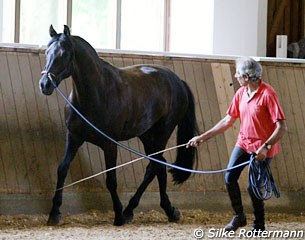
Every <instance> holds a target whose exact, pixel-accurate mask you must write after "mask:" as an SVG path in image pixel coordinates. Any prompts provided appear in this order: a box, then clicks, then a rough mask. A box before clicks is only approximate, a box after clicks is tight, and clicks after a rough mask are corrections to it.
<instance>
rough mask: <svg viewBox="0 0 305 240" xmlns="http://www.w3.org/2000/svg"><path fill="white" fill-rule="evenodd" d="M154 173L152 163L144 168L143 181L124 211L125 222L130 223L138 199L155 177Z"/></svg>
mask: <svg viewBox="0 0 305 240" xmlns="http://www.w3.org/2000/svg"><path fill="white" fill-rule="evenodd" d="M155 175H156V174H155V171H154V169H153V167H152V163H151V162H150V163H149V164H148V166H147V167H146V172H145V176H144V179H143V181H142V183H141V185H140V187H139V188H138V189H137V191H136V193H135V194H134V196H133V197H132V198H131V199H130V200H129V203H128V206H127V207H126V208H125V210H124V216H125V219H126V221H127V222H131V221H132V219H133V210H134V209H135V208H136V207H137V206H138V205H139V202H140V199H141V197H142V195H143V193H144V192H145V190H146V188H147V186H148V185H149V184H150V183H151V181H152V180H153V179H154V177H155Z"/></svg>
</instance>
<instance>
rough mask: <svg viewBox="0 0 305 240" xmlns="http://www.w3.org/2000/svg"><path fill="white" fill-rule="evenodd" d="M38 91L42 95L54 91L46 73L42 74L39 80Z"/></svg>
mask: <svg viewBox="0 0 305 240" xmlns="http://www.w3.org/2000/svg"><path fill="white" fill-rule="evenodd" d="M39 88H40V91H41V92H42V93H43V94H44V95H51V94H52V93H53V91H54V86H53V84H52V82H51V79H49V77H48V76H47V75H43V76H42V77H41V78H40V80H39Z"/></svg>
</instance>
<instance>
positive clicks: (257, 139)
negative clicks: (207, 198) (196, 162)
mask: <svg viewBox="0 0 305 240" xmlns="http://www.w3.org/2000/svg"><path fill="white" fill-rule="evenodd" d="M235 78H236V79H237V81H238V82H239V84H240V86H241V87H240V88H239V89H238V90H237V92H236V93H235V95H234V98H233V100H232V102H231V104H230V106H229V109H228V111H227V115H226V116H225V117H224V118H223V119H222V120H220V121H219V122H218V123H217V124H216V125H215V126H214V127H213V128H211V129H210V130H208V131H206V132H204V133H202V134H201V135H199V136H195V137H193V138H192V139H191V140H189V142H188V145H187V147H189V146H191V147H198V146H199V145H200V144H201V143H203V142H205V141H207V140H208V139H209V138H211V137H214V136H216V135H217V134H220V133H223V132H224V131H226V130H227V129H228V128H229V127H231V126H232V125H233V124H234V122H235V120H236V119H237V118H239V119H240V132H239V135H238V139H237V142H236V146H235V148H234V149H233V151H232V153H231V157H230V161H229V164H228V167H233V166H236V165H238V164H241V163H243V162H246V161H248V160H249V159H250V153H251V152H254V153H256V159H257V160H260V161H266V162H267V163H268V164H269V163H270V161H271V159H272V158H273V157H274V156H275V155H276V154H277V153H278V152H279V143H278V141H279V139H280V138H281V137H282V136H283V135H284V133H285V132H286V131H287V125H286V120H285V116H284V113H283V110H282V107H281V106H280V103H279V100H278V97H277V94H276V92H275V90H274V89H273V88H272V87H271V86H270V85H269V84H267V83H265V82H264V81H263V80H262V67H261V65H260V64H259V63H258V62H256V61H255V60H254V59H252V58H249V57H243V58H239V59H237V60H236V73H235ZM243 169H244V166H242V167H239V168H235V169H233V170H229V171H227V172H226V175H225V182H226V188H227V191H228V194H229V197H230V200H231V205H232V208H233V210H234V211H235V215H234V217H233V218H232V220H231V222H230V223H229V224H228V225H227V226H226V227H225V230H227V231H231V230H233V231H236V230H237V229H238V228H239V227H243V226H245V225H246V224H247V220H246V216H245V214H244V211H243V205H242V200H241V194H240V189H239V185H238V179H239V177H240V174H241V172H242V170H243ZM248 192H249V195H250V197H251V201H252V206H253V209H254V211H253V213H254V217H255V219H254V223H253V229H255V230H262V231H263V230H265V215H264V202H263V201H261V200H259V199H257V198H256V197H255V195H254V193H253V191H252V188H250V187H249V186H248Z"/></svg>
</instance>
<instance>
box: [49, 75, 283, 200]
mask: <svg viewBox="0 0 305 240" xmlns="http://www.w3.org/2000/svg"><path fill="white" fill-rule="evenodd" d="M43 73H44V74H45V73H46V72H43ZM47 74H48V77H49V79H50V80H51V83H52V85H53V86H54V88H55V89H56V90H57V92H58V93H59V94H60V95H61V96H62V97H63V99H64V100H65V101H66V102H67V104H68V105H69V106H70V107H71V108H72V109H73V110H74V111H75V112H76V113H77V114H78V115H79V116H80V117H81V118H82V119H83V120H84V121H85V122H86V123H87V124H88V125H89V126H91V127H92V128H93V129H94V130H96V131H97V132H98V133H100V134H101V135H102V136H104V137H105V138H107V139H108V140H110V141H111V142H113V143H115V144H116V145H118V146H120V147H122V148H124V149H126V150H127V151H130V152H132V153H134V154H136V155H138V156H141V157H139V158H136V159H134V160H131V161H129V162H126V163H123V164H121V165H118V166H116V167H113V168H109V169H107V170H104V171H101V172H99V173H96V174H94V175H91V176H89V177H86V178H83V179H80V180H78V181H76V182H73V183H71V184H69V185H66V186H64V187H62V188H59V189H56V191H59V190H63V189H65V188H68V187H71V186H74V185H76V184H78V183H80V182H84V181H86V180H89V179H91V178H95V177H97V176H99V175H101V174H104V173H106V172H108V171H112V170H115V169H118V168H121V167H124V166H127V165H129V164H132V163H135V162H137V161H139V160H142V159H144V158H147V159H149V160H151V161H154V162H157V163H159V164H163V165H165V166H167V167H171V168H176V169H179V170H181V171H186V172H190V173H198V174H215V173H222V172H227V171H229V170H232V169H235V168H239V167H241V166H244V165H247V164H249V163H250V162H251V160H249V161H246V162H243V163H241V164H238V165H236V166H234V167H230V168H225V169H220V170H211V171H202V170H192V169H188V168H184V167H179V166H176V165H174V164H170V163H167V162H163V161H160V160H158V159H156V158H153V157H151V156H154V155H157V154H160V153H163V152H166V151H170V150H173V149H176V148H180V147H184V146H186V145H187V143H184V144H181V145H178V146H174V147H171V148H167V149H164V150H162V151H159V152H156V153H152V154H150V155H145V154H143V153H141V152H138V151H136V150H134V149H132V148H130V147H128V146H126V145H124V144H122V143H120V142H118V141H116V140H114V139H113V138H111V137H110V136H108V135H107V134H106V133H104V132H102V131H101V130H100V129H98V128H97V127H96V126H94V125H93V124H92V123H91V122H90V121H89V120H88V119H87V118H85V117H84V116H83V115H82V114H81V113H80V112H79V111H78V110H77V109H76V108H75V107H74V106H73V104H72V103H71V102H70V101H69V99H67V97H66V96H65V95H64V93H63V92H62V91H61V90H60V88H59V87H58V86H57V85H56V83H55V82H54V81H53V76H52V74H50V73H47ZM252 160H253V159H252ZM249 169H250V168H249ZM250 171H252V170H249V177H250ZM269 177H271V178H272V180H273V177H272V174H271V170H270V168H269ZM273 183H274V181H273ZM274 185H275V184H274ZM277 192H278V191H277ZM271 195H272V192H271ZM270 197H271V196H270Z"/></svg>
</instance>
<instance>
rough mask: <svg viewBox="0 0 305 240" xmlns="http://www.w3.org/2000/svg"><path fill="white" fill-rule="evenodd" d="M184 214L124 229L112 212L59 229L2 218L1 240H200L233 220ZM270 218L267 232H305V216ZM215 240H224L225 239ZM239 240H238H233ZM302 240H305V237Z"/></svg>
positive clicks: (36, 219)
mask: <svg viewBox="0 0 305 240" xmlns="http://www.w3.org/2000/svg"><path fill="white" fill-rule="evenodd" d="M180 211H181V220H180V221H179V222H178V223H169V222H168V221H167V218H166V217H165V215H164V214H163V213H161V212H158V211H149V212H145V213H143V212H138V213H136V215H135V218H134V221H133V223H131V224H127V225H124V226H122V227H115V226H113V225H112V221H113V214H112V212H109V213H102V212H99V211H90V212H88V213H84V214H77V215H67V214H66V215H63V224H62V225H61V226H58V227H49V226H46V225H45V223H46V221H47V215H18V216H0V239H1V240H6V239H8V240H10V239H18V240H20V239H30V240H34V239H42V240H51V239H54V240H61V239H65V240H67V239H73V240H80V239H84V240H85V239H86V240H92V239H111V240H113V239H124V240H129V239H139V240H146V239H157V240H160V239H181V240H182V239H183V240H185V239H196V238H195V236H194V231H195V230H198V229H199V230H200V231H201V232H205V234H206V235H207V232H208V231H209V230H210V229H213V228H215V229H216V230H218V229H221V228H222V227H223V226H224V225H225V224H226V223H227V222H228V221H229V220H230V219H231V216H232V215H231V213H229V212H228V213H211V212H204V211H200V210H180ZM247 217H248V225H247V226H246V227H245V230H250V229H251V222H252V219H253V218H252V216H251V214H247ZM266 218H267V219H266V228H267V230H270V231H276V230H283V231H284V230H302V231H304V232H305V213H299V214H298V215H289V214H274V213H273V214H268V215H267V217H266ZM216 230H215V231H216ZM304 235H305V234H304ZM211 236H212V235H208V236H206V237H202V238H200V239H211V238H212V237H211ZM219 236H220V235H219ZM197 238H199V237H197ZM213 238H214V239H220V238H221V237H213ZM239 238H240V237H236V236H235V237H234V238H233V239H239ZM223 239H226V238H225V237H224V238H223ZM268 239H273V238H268ZM294 239H297V238H294ZM298 239H305V236H303V238H298Z"/></svg>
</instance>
